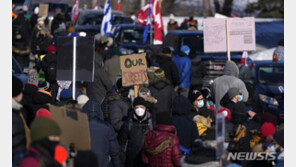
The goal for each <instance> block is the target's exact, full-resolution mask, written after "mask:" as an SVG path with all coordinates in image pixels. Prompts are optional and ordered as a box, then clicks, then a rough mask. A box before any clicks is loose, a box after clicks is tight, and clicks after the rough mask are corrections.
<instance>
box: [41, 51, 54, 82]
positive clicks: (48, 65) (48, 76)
mask: <svg viewBox="0 0 296 167" xmlns="http://www.w3.org/2000/svg"><path fill="white" fill-rule="evenodd" d="M56 66H57V63H56V55H55V54H47V55H46V56H45V58H44V59H43V60H42V69H43V71H44V75H45V80H46V81H47V82H49V83H52V82H54V81H55V80H56Z"/></svg>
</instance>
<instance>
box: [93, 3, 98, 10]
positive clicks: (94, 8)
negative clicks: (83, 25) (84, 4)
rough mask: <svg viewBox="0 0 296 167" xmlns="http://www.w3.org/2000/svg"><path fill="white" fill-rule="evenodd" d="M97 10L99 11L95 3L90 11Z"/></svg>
mask: <svg viewBox="0 0 296 167" xmlns="http://www.w3.org/2000/svg"><path fill="white" fill-rule="evenodd" d="M97 9H99V8H98V2H96V3H95V4H94V6H93V7H92V10H97Z"/></svg>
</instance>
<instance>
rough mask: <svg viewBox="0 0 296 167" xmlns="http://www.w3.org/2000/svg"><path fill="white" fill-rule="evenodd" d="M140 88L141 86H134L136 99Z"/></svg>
mask: <svg viewBox="0 0 296 167" xmlns="http://www.w3.org/2000/svg"><path fill="white" fill-rule="evenodd" d="M139 88H140V86H139V85H135V86H134V92H135V98H137V97H138V92H139Z"/></svg>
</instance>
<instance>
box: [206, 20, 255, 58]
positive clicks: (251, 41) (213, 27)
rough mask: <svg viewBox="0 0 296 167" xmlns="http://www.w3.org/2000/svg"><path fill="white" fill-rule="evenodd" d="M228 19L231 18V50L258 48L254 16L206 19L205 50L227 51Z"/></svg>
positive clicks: (211, 51) (208, 51)
mask: <svg viewBox="0 0 296 167" xmlns="http://www.w3.org/2000/svg"><path fill="white" fill-rule="evenodd" d="M226 19H229V42H230V51H232V52H239V51H254V50H256V39H255V19H254V17H245V18H207V19H204V52H205V53H215V52H227V31H226Z"/></svg>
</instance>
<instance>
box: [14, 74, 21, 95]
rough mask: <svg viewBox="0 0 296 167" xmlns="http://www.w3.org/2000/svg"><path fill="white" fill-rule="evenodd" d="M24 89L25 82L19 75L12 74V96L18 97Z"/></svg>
mask: <svg viewBox="0 0 296 167" xmlns="http://www.w3.org/2000/svg"><path fill="white" fill-rule="evenodd" d="M22 91H23V83H22V81H21V80H19V79H18V78H17V77H15V76H12V97H16V96H18V95H19V94H21V93H22Z"/></svg>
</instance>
